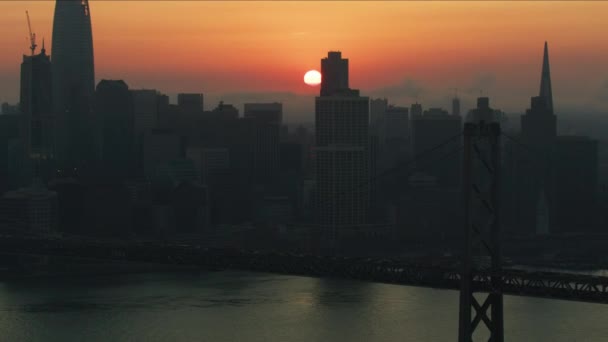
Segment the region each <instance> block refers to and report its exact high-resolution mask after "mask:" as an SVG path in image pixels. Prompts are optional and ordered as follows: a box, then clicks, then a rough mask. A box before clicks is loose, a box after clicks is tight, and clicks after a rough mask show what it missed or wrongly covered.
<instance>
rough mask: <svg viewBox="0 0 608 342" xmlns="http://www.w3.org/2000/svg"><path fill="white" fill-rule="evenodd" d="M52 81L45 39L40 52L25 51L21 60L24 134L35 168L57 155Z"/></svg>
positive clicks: (20, 102) (21, 105)
mask: <svg viewBox="0 0 608 342" xmlns="http://www.w3.org/2000/svg"><path fill="white" fill-rule="evenodd" d="M51 82H52V78H51V59H50V56H49V55H47V54H46V50H45V48H44V43H43V45H42V50H41V51H40V54H37V55H32V56H25V55H24V56H23V62H22V63H21V93H20V101H19V104H20V107H21V117H22V119H23V122H22V136H23V142H24V149H25V152H26V159H29V160H31V161H32V162H33V163H35V164H37V165H36V169H38V167H39V166H41V165H40V163H47V162H48V161H50V160H51V159H53V157H54V148H53V147H54V138H53V125H54V122H53V105H52V83H51ZM37 171H40V170H37ZM36 173H38V175H40V174H39V172H36Z"/></svg>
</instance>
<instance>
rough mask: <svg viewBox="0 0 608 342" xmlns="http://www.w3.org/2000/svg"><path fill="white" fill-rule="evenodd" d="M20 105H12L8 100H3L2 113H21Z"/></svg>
mask: <svg viewBox="0 0 608 342" xmlns="http://www.w3.org/2000/svg"><path fill="white" fill-rule="evenodd" d="M19 112H20V110H19V105H11V104H10V103H8V102H2V114H3V115H4V114H6V115H15V114H19Z"/></svg>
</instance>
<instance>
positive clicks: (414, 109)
mask: <svg viewBox="0 0 608 342" xmlns="http://www.w3.org/2000/svg"><path fill="white" fill-rule="evenodd" d="M410 115H411V116H412V119H413V118H414V117H416V116H421V115H422V105H421V104H420V103H414V104H412V106H411V107H410Z"/></svg>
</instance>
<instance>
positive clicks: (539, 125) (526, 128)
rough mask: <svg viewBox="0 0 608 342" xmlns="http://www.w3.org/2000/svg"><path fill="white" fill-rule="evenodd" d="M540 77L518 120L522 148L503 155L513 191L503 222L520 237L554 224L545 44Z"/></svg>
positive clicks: (553, 128)
mask: <svg viewBox="0 0 608 342" xmlns="http://www.w3.org/2000/svg"><path fill="white" fill-rule="evenodd" d="M542 69H543V72H542V77H541V84H542V86H541V91H540V93H541V95H540V96H536V97H532V99H531V105H530V109H528V110H527V111H526V114H524V115H522V116H521V140H522V141H521V142H522V143H523V144H524V145H525V146H526V147H524V148H522V147H521V146H513V147H511V148H510V149H511V152H510V155H509V154H507V167H509V169H510V172H508V173H507V174H506V176H511V177H512V179H510V180H509V179H508V178H507V181H508V182H509V183H508V184H510V185H511V187H512V189H513V191H510V192H508V193H507V194H508V195H509V196H511V198H510V200H509V201H508V202H509V203H510V204H511V206H512V210H513V212H512V213H510V215H507V219H509V218H512V219H513V220H514V222H513V227H514V229H515V231H516V232H517V233H521V234H546V233H547V231H548V232H554V231H555V229H556V225H557V224H558V221H559V220H558V218H557V216H556V214H557V197H556V196H557V192H556V191H557V190H558V188H559V187H561V185H560V184H559V182H558V181H557V179H556V164H555V163H556V161H557V159H556V155H555V153H556V150H555V148H556V145H555V144H556V135H557V117H556V116H555V114H554V113H553V109H552V106H550V105H549V103H548V102H547V99H552V95H551V80H550V78H549V56H548V51H547V47H546V44H545V53H544V57H543V67H542ZM507 151H509V150H507Z"/></svg>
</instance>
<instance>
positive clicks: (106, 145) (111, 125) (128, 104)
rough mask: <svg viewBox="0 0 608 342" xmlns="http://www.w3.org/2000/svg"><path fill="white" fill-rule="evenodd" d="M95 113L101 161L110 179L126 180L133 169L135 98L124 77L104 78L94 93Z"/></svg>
mask: <svg viewBox="0 0 608 342" xmlns="http://www.w3.org/2000/svg"><path fill="white" fill-rule="evenodd" d="M95 113H96V115H97V117H98V118H99V122H100V129H101V160H102V161H103V167H104V168H103V172H104V173H105V176H107V178H108V179H109V180H112V181H124V180H126V179H127V178H128V177H129V176H130V175H131V171H132V166H133V165H132V161H133V159H134V158H133V144H134V142H135V137H134V123H133V122H134V119H133V98H132V93H131V92H130V91H129V86H128V85H127V84H126V83H125V82H124V81H122V80H116V81H115V80H101V82H99V84H98V85H97V89H96V92H95Z"/></svg>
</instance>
